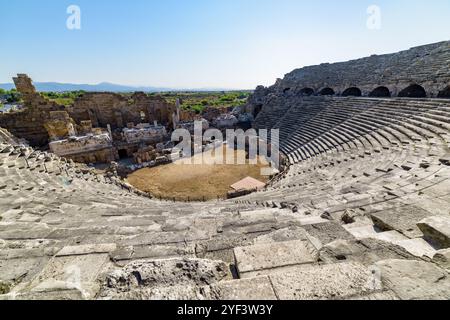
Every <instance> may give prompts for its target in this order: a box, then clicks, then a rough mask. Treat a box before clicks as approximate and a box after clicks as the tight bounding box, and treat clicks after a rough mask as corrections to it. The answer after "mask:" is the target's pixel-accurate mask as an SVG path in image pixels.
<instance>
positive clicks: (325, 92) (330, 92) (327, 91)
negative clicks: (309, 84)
mask: <svg viewBox="0 0 450 320" xmlns="http://www.w3.org/2000/svg"><path fill="white" fill-rule="evenodd" d="M319 94H320V95H321V96H334V95H335V94H336V93H335V92H334V90H333V89H331V88H324V89H322V90H321V91H320V92H319Z"/></svg>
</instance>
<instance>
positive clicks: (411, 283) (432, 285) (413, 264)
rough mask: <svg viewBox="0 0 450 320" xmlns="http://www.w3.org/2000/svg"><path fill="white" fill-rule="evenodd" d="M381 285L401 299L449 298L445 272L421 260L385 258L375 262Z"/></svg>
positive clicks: (448, 279)
mask: <svg viewBox="0 0 450 320" xmlns="http://www.w3.org/2000/svg"><path fill="white" fill-rule="evenodd" d="M376 267H377V268H379V270H380V274H381V279H382V282H383V285H384V286H386V287H387V288H389V289H391V290H392V291H393V292H395V294H396V295H397V296H398V297H399V298H400V299H402V300H417V299H433V300H434V299H440V300H448V299H450V278H449V275H448V273H447V272H445V271H444V270H442V269H440V268H438V267H437V266H435V265H434V264H432V263H427V262H423V261H406V260H386V261H380V262H378V263H376Z"/></svg>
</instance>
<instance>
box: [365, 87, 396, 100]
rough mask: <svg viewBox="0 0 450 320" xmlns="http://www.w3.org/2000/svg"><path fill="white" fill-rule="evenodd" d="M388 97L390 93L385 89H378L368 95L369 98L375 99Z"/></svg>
mask: <svg viewBox="0 0 450 320" xmlns="http://www.w3.org/2000/svg"><path fill="white" fill-rule="evenodd" d="M390 96H391V92H390V91H389V89H388V88H386V87H378V88H376V89H375V90H373V91H372V92H371V93H370V94H369V97H377V98H382V97H390Z"/></svg>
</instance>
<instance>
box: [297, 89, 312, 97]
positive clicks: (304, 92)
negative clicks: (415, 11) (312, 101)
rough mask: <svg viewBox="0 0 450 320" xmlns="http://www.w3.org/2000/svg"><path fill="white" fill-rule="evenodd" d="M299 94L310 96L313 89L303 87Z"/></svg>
mask: <svg viewBox="0 0 450 320" xmlns="http://www.w3.org/2000/svg"><path fill="white" fill-rule="evenodd" d="M300 94H301V95H302V96H312V95H313V94H314V89H312V88H303V89H302V90H300Z"/></svg>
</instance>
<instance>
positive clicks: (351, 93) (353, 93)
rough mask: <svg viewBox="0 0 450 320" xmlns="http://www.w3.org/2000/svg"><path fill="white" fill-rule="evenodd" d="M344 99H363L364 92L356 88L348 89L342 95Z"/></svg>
mask: <svg viewBox="0 0 450 320" xmlns="http://www.w3.org/2000/svg"><path fill="white" fill-rule="evenodd" d="M342 96H343V97H361V96H362V92H361V90H360V89H359V88H356V87H352V88H348V89H346V90H345V91H344V92H343V93H342Z"/></svg>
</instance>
